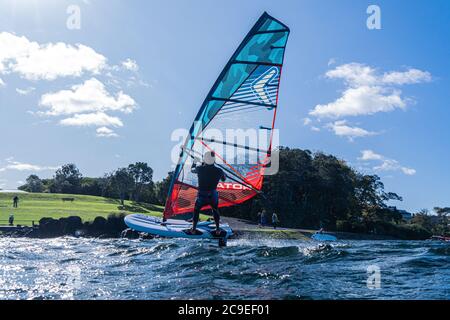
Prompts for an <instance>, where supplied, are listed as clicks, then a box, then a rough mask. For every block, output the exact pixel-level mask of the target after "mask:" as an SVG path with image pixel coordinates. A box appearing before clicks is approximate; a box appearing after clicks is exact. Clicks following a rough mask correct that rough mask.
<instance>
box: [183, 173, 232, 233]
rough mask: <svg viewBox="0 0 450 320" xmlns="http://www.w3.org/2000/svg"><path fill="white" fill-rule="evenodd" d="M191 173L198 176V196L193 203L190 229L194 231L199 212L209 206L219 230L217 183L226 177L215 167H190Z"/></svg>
mask: <svg viewBox="0 0 450 320" xmlns="http://www.w3.org/2000/svg"><path fill="white" fill-rule="evenodd" d="M191 171H192V172H193V173H196V174H197V176H198V194H197V201H196V202H195V209H194V217H193V218H194V219H193V220H194V221H193V226H192V229H194V230H195V229H196V227H197V223H198V220H199V216H200V210H201V209H202V208H203V207H204V206H207V205H210V206H211V208H212V210H213V215H214V221H215V222H216V228H217V229H219V224H220V214H219V208H218V207H219V194H218V192H217V185H218V184H219V181H220V180H222V181H225V179H226V176H225V173H224V172H223V170H222V169H220V168H218V167H216V166H215V165H206V164H204V165H201V166H199V167H197V166H196V165H195V164H194V165H193V166H192V170H191Z"/></svg>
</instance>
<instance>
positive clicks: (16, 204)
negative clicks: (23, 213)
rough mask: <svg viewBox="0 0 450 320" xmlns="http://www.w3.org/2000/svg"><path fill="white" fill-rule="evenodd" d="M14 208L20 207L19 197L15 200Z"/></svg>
mask: <svg viewBox="0 0 450 320" xmlns="http://www.w3.org/2000/svg"><path fill="white" fill-rule="evenodd" d="M13 207H14V208H18V207H19V197H18V196H15V197H14V198H13Z"/></svg>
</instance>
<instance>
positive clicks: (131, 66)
mask: <svg viewBox="0 0 450 320" xmlns="http://www.w3.org/2000/svg"><path fill="white" fill-rule="evenodd" d="M122 67H124V68H125V69H127V70H129V71H134V72H136V71H138V70H139V66H138V64H137V62H136V61H135V60H131V59H127V60H125V61H123V62H122Z"/></svg>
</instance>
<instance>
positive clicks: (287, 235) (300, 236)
mask: <svg viewBox="0 0 450 320" xmlns="http://www.w3.org/2000/svg"><path fill="white" fill-rule="evenodd" d="M241 231H242V232H244V233H248V234H254V235H258V234H259V235H263V236H264V237H267V236H268V237H270V238H274V239H291V240H311V239H310V238H309V237H308V236H306V235H305V234H304V233H302V232H300V231H297V230H283V229H272V228H259V229H243V230H241Z"/></svg>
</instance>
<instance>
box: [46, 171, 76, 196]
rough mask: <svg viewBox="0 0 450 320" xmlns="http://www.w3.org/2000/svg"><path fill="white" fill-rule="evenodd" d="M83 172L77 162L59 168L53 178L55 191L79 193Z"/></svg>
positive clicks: (52, 188)
mask: <svg viewBox="0 0 450 320" xmlns="http://www.w3.org/2000/svg"><path fill="white" fill-rule="evenodd" d="M82 177H83V176H82V174H81V173H80V171H79V170H78V168H77V167H76V165H75V164H66V165H63V166H62V167H61V168H60V169H58V170H57V171H56V173H55V176H54V178H53V184H52V186H51V191H52V192H53V193H75V194H76V193H78V192H79V191H80V187H81V180H82Z"/></svg>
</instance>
